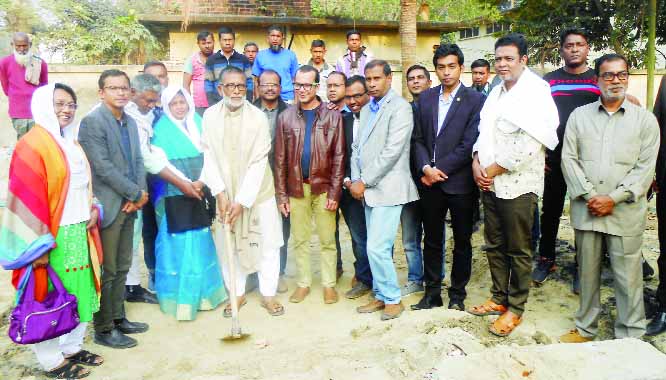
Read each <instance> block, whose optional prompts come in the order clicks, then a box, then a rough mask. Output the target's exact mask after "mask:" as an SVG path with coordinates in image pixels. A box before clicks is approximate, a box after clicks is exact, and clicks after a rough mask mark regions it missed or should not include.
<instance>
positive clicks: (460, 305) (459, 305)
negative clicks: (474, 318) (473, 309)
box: [449, 299, 465, 311]
mask: <svg viewBox="0 0 666 380" xmlns="http://www.w3.org/2000/svg"><path fill="white" fill-rule="evenodd" d="M449 309H451V310H458V311H465V302H463V300H456V299H452V300H450V301H449Z"/></svg>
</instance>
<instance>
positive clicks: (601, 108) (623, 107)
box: [597, 97, 630, 114]
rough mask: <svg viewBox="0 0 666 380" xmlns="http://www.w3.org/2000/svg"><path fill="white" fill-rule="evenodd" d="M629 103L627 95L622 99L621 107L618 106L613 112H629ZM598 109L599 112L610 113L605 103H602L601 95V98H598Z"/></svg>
mask: <svg viewBox="0 0 666 380" xmlns="http://www.w3.org/2000/svg"><path fill="white" fill-rule="evenodd" d="M629 103H630V102H629V100H627V98H626V97H625V98H624V100H623V101H622V105H620V108H618V109H617V111H615V112H613V113H614V114H615V113H618V112H620V111H622V113H623V114H625V113H627V108H628V107H627V105H628V104H629ZM597 110H598V111H599V112H605V113H606V114H610V113H609V112H608V110H607V109H606V107H604V104H603V103H601V97H600V98H599V100H597Z"/></svg>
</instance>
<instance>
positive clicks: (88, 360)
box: [65, 350, 104, 367]
mask: <svg viewBox="0 0 666 380" xmlns="http://www.w3.org/2000/svg"><path fill="white" fill-rule="evenodd" d="M65 359H67V360H69V361H70V362H74V363H77V364H83V365H87V366H92V367H97V366H100V365H102V364H104V359H103V358H102V357H101V356H99V355H95V354H93V353H92V352H90V351H86V350H81V351H79V352H77V353H75V354H74V355H72V356H69V357H66V358H65ZM100 359H101V361H98V360H100Z"/></svg>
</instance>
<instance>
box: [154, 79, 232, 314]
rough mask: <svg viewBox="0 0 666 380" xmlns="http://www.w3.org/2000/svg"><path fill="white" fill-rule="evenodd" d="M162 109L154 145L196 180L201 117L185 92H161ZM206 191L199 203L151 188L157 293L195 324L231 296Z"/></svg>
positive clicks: (168, 309) (164, 187)
mask: <svg viewBox="0 0 666 380" xmlns="http://www.w3.org/2000/svg"><path fill="white" fill-rule="evenodd" d="M162 106H163V107H164V114H163V115H162V117H160V119H159V120H158V122H157V123H156V124H155V128H154V131H153V137H152V139H151V144H152V145H153V146H157V147H159V148H161V149H162V150H163V151H164V152H165V153H166V156H167V158H168V160H169V163H170V164H171V165H172V166H173V167H175V169H177V170H178V172H179V173H180V174H182V175H183V176H184V177H186V178H187V179H188V180H189V181H192V182H193V181H196V180H197V179H199V177H200V175H201V169H202V168H203V154H202V152H201V143H200V139H201V117H200V116H199V115H198V114H197V113H196V112H195V108H194V101H193V100H192V97H191V95H190V94H189V93H188V92H187V91H186V90H185V89H184V88H182V87H178V86H171V87H167V88H165V89H164V90H163V91H162ZM202 190H203V189H201V188H198V189H197V191H199V192H200V193H199V197H198V198H197V199H195V198H188V197H186V196H185V195H183V193H182V192H181V191H180V190H179V189H178V187H177V186H175V184H173V183H170V182H167V181H165V180H164V179H161V178H160V179H158V180H156V181H154V182H153V183H152V184H151V191H150V193H151V198H152V201H153V202H154V205H155V214H156V219H157V223H158V233H157V239H156V241H155V260H156V265H155V290H156V292H157V298H158V300H159V303H160V308H161V309H162V311H163V312H165V313H167V314H171V315H173V316H174V317H176V319H178V320H193V319H195V318H196V315H197V312H198V311H199V310H211V309H213V308H215V307H217V306H218V305H219V304H220V303H222V302H223V301H224V300H225V299H226V297H227V295H226V292H225V290H224V285H223V282H222V272H221V270H220V265H219V262H218V258H217V253H216V250H215V245H214V243H213V237H212V234H211V231H210V221H211V219H210V214H207V213H206V212H204V211H203V209H204V207H203V205H204V204H205V203H204V202H205V199H203V198H202V197H203V192H202ZM209 205H210V203H209ZM212 212H213V213H214V212H215V208H214V206H213V207H212ZM213 215H214V214H213Z"/></svg>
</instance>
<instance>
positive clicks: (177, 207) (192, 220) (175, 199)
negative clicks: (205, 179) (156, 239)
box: [164, 186, 216, 234]
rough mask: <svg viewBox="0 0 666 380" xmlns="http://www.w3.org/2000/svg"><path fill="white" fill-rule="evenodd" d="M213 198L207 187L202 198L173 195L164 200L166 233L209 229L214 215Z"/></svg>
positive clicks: (214, 205)
mask: <svg viewBox="0 0 666 380" xmlns="http://www.w3.org/2000/svg"><path fill="white" fill-rule="evenodd" d="M215 207H216V202H215V197H214V196H213V195H212V194H211V192H210V189H209V188H208V186H204V188H203V198H202V199H201V200H198V199H196V198H190V197H186V196H185V195H174V196H170V197H166V198H165V199H164V209H165V212H166V218H167V231H169V233H171V234H175V233H179V232H185V231H190V230H196V229H200V228H205V227H210V226H211V225H212V224H213V220H214V219H215V213H216V209H215Z"/></svg>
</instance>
